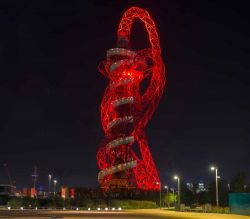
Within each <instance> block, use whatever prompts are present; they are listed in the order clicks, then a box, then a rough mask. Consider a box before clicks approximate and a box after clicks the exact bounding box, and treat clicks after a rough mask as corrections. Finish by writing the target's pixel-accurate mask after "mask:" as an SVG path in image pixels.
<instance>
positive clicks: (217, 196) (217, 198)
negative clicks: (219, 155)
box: [210, 166, 220, 208]
mask: <svg viewBox="0 0 250 219" xmlns="http://www.w3.org/2000/svg"><path fill="white" fill-rule="evenodd" d="M210 169H211V170H212V171H215V187H216V206H217V208H218V207H219V192H218V179H219V178H220V177H219V176H218V168H217V167H215V166H212V167H211V168H210Z"/></svg>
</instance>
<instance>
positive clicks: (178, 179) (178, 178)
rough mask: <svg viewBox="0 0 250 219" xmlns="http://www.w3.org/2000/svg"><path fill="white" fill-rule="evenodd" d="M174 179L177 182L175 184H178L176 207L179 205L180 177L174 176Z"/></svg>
mask: <svg viewBox="0 0 250 219" xmlns="http://www.w3.org/2000/svg"><path fill="white" fill-rule="evenodd" d="M174 179H175V180H177V184H178V205H180V203H181V191H180V177H178V176H174Z"/></svg>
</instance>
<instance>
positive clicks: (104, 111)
mask: <svg viewBox="0 0 250 219" xmlns="http://www.w3.org/2000/svg"><path fill="white" fill-rule="evenodd" d="M135 18H138V19H140V20H141V21H142V22H143V24H144V26H145V28H146V30H147V32H148V39H149V42H150V45H151V47H150V48H147V49H143V50H139V51H132V50H131V44H132V43H133V42H131V41H130V29H131V26H132V24H133V21H134V19H135ZM99 70H100V72H101V73H102V74H103V75H104V76H106V77H107V78H108V79H109V80H110V81H109V84H108V86H107V88H106V90H105V93H104V96H103V99H102V103H101V120H102V126H103V129H104V133H105V139H104V140H103V141H102V142H101V144H100V146H99V149H98V152H97V155H96V158H97V162H98V166H99V168H100V172H99V174H98V181H99V183H100V185H101V187H102V188H103V189H104V190H105V191H112V190H113V191H114V190H116V189H123V188H124V189H133V188H137V189H142V190H159V188H160V180H159V176H158V172H157V170H156V167H155V163H154V161H153V159H152V156H151V153H150V151H149V146H148V142H147V138H146V135H145V131H144V129H145V126H146V125H147V123H148V121H149V120H150V118H151V117H152V115H153V113H154V111H155V109H156V107H157V105H158V103H159V100H160V98H161V96H162V93H163V90H164V85H165V81H166V78H165V67H164V63H163V61H162V57H161V47H160V43H159V37H158V33H157V31H156V27H155V23H154V21H153V20H152V18H151V17H150V15H149V13H148V12H147V11H146V10H143V9H141V8H138V7H131V8H129V9H128V10H127V11H126V12H125V13H124V14H123V17H122V20H121V22H120V25H119V27H118V31H117V44H116V48H112V49H109V50H108V51H107V58H106V60H104V61H103V62H101V63H100V65H99ZM146 78H148V80H149V84H148V86H147V88H146V89H145V91H144V92H142V90H141V89H140V87H141V83H142V81H143V80H144V79H146ZM155 147H157V146H156V145H155ZM138 151H139V152H138Z"/></svg>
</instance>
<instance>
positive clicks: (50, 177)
mask: <svg viewBox="0 0 250 219" xmlns="http://www.w3.org/2000/svg"><path fill="white" fill-rule="evenodd" d="M48 177H49V193H48V196H49V197H50V187H51V186H50V184H51V179H52V175H51V174H49V175H48Z"/></svg>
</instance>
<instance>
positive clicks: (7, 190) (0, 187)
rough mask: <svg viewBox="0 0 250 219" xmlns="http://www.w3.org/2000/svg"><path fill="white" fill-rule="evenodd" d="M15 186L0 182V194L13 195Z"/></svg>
mask: <svg viewBox="0 0 250 219" xmlns="http://www.w3.org/2000/svg"><path fill="white" fill-rule="evenodd" d="M15 195H16V187H15V186H12V185H8V184H0V196H7V197H11V196H15Z"/></svg>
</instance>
